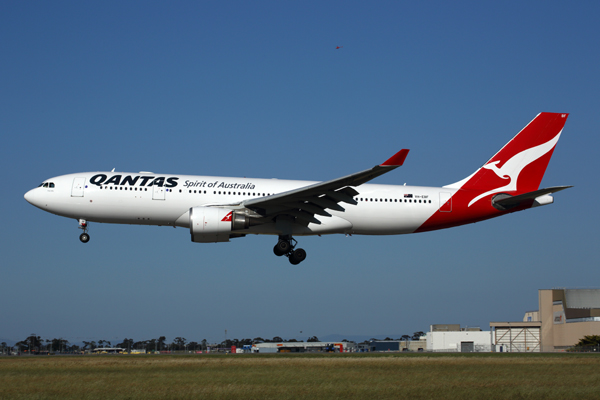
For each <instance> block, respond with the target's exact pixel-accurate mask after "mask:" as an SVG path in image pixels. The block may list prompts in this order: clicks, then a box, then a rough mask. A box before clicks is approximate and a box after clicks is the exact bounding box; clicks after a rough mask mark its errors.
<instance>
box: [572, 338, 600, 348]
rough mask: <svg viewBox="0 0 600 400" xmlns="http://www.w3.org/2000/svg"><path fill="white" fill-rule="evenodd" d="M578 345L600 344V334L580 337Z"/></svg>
mask: <svg viewBox="0 0 600 400" xmlns="http://www.w3.org/2000/svg"><path fill="white" fill-rule="evenodd" d="M576 346H600V335H586V336H584V337H583V338H582V339H579V342H577V344H576Z"/></svg>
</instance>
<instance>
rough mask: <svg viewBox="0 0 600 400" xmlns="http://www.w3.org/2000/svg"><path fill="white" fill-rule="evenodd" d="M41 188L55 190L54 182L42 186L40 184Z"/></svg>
mask: <svg viewBox="0 0 600 400" xmlns="http://www.w3.org/2000/svg"><path fill="white" fill-rule="evenodd" d="M40 186H41V187H45V188H53V187H54V182H44V183H42V184H40ZM40 186H38V187H40Z"/></svg>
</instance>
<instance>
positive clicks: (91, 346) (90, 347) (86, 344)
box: [83, 340, 98, 350]
mask: <svg viewBox="0 0 600 400" xmlns="http://www.w3.org/2000/svg"><path fill="white" fill-rule="evenodd" d="M83 344H84V346H83V350H94V349H95V348H96V347H98V346H97V344H96V342H94V341H93V340H92V341H91V342H86V341H85V340H84V341H83Z"/></svg>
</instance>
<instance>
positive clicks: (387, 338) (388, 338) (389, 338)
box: [383, 337, 394, 340]
mask: <svg viewBox="0 0 600 400" xmlns="http://www.w3.org/2000/svg"><path fill="white" fill-rule="evenodd" d="M383 340H394V339H392V338H391V337H386V338H385V339H383Z"/></svg>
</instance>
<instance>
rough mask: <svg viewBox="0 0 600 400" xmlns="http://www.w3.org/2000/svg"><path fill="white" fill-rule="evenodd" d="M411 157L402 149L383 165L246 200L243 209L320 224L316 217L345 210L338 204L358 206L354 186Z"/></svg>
mask: <svg viewBox="0 0 600 400" xmlns="http://www.w3.org/2000/svg"><path fill="white" fill-rule="evenodd" d="M407 155H408V150H407V149H402V150H400V151H399V152H397V153H396V154H394V155H393V156H392V157H390V158H389V159H388V160H387V161H385V162H384V163H383V164H380V165H376V166H374V167H373V168H371V169H367V170H365V171H361V172H357V173H354V174H352V175H348V176H344V177H341V178H337V179H333V180H330V181H327V182H320V183H316V184H314V185H309V186H305V187H302V188H298V189H294V190H290V191H288V192H283V193H277V194H274V195H271V196H266V197H260V198H255V199H250V200H245V201H243V202H242V203H241V206H243V207H245V208H248V209H250V210H253V211H255V212H256V213H258V214H260V215H261V216H263V217H274V216H277V215H291V216H293V217H296V218H299V219H301V220H303V221H304V222H306V223H308V222H312V223H315V224H321V222H320V221H319V220H318V219H317V218H315V214H316V215H322V216H325V217H330V216H331V214H330V213H328V212H327V209H330V210H336V211H345V209H344V208H343V207H342V206H340V205H339V203H348V204H353V205H355V204H356V201H355V200H354V198H353V197H354V196H356V195H358V192H357V191H356V190H354V189H353V188H352V187H353V186H360V185H362V184H363V183H366V182H368V181H370V180H372V179H374V178H376V177H378V176H380V175H383V174H385V173H387V172H390V171H392V170H394V169H396V168H398V167H399V166H401V165H402V164H403V163H404V160H405V159H406V156H407Z"/></svg>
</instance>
